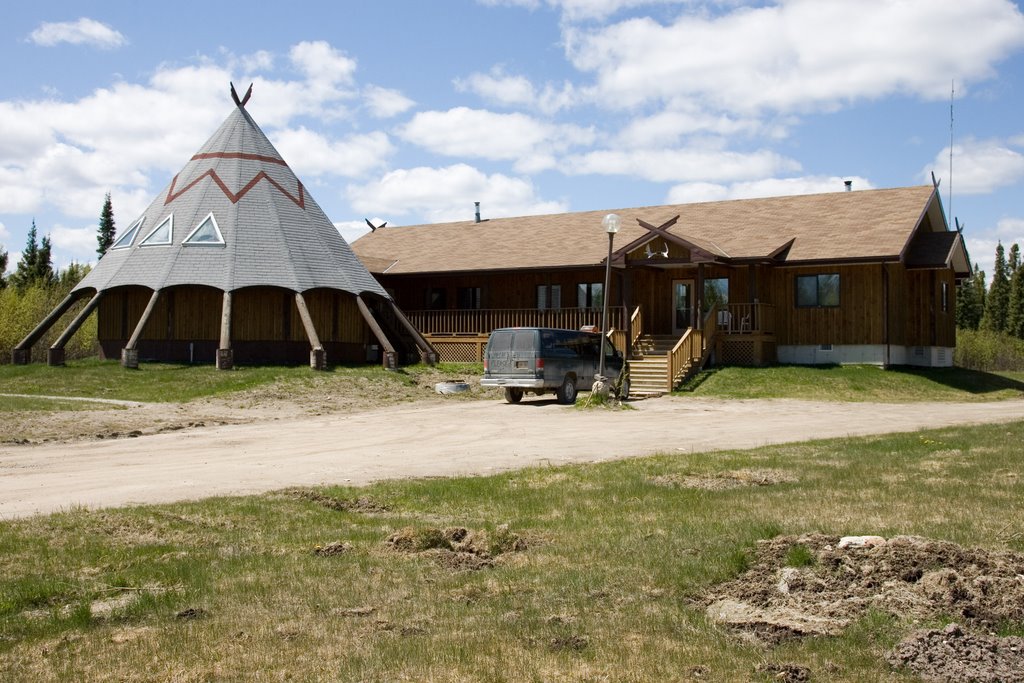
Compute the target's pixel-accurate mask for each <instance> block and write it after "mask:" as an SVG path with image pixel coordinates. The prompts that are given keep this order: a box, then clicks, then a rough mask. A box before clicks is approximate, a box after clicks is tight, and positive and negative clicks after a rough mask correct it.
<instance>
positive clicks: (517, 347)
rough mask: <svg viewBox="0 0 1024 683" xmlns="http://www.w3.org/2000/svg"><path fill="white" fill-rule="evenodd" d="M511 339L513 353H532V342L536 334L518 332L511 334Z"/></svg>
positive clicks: (525, 331)
mask: <svg viewBox="0 0 1024 683" xmlns="http://www.w3.org/2000/svg"><path fill="white" fill-rule="evenodd" d="M512 334H513V337H512V350H513V351H533V340H534V339H535V338H536V335H537V333H536V332H535V331H533V330H518V331H516V332H513V333H512Z"/></svg>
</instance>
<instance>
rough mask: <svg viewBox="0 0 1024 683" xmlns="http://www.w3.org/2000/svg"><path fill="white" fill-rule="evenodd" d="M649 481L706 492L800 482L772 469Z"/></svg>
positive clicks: (658, 477)
mask: <svg viewBox="0 0 1024 683" xmlns="http://www.w3.org/2000/svg"><path fill="white" fill-rule="evenodd" d="M649 481H650V482H651V483H652V484H654V485H656V486H667V487H670V488H682V489H703V490H705V491H724V490H727V489H737V488H743V487H747V486H774V485H776V484H791V483H795V482H797V481H799V480H798V479H797V478H796V477H794V476H792V475H790V474H788V473H786V472H784V471H782V470H772V469H742V470H734V471H731V472H716V473H714V474H700V475H697V474H661V475H658V476H656V477H651V478H650V479H649Z"/></svg>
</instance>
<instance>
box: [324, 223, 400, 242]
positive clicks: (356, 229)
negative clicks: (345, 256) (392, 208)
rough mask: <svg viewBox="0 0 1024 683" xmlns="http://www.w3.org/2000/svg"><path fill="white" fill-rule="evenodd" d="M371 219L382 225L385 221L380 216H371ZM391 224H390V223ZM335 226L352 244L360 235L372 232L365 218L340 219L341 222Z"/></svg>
mask: <svg viewBox="0 0 1024 683" xmlns="http://www.w3.org/2000/svg"><path fill="white" fill-rule="evenodd" d="M370 220H372V221H373V224H374V225H380V224H381V223H383V222H384V220H383V219H380V218H371V219H370ZM389 225H390V223H389ZM334 227H336V228H337V229H338V232H339V233H341V236H342V237H343V238H344V239H345V241H346V242H348V243H349V244H352V243H353V242H355V241H356V240H357V239H359V238H360V237H362V236H363V235H365V234H366V233H368V232H370V228H369V226H368V225H366V221H365V220H362V221H339V222H337V223H335V224H334Z"/></svg>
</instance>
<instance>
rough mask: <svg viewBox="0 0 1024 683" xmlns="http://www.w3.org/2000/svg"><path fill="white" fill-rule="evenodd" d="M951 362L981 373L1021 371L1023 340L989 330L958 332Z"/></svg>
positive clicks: (1022, 366)
mask: <svg viewBox="0 0 1024 683" xmlns="http://www.w3.org/2000/svg"><path fill="white" fill-rule="evenodd" d="M953 362H954V364H955V365H957V366H959V367H961V368H967V369H968V370H980V371H983V372H992V371H998V370H1024V340H1020V339H1017V338H1016V337H1011V336H1010V335H1008V334H1003V333H1001V332H992V331H990V330H964V329H958V330H957V331H956V352H955V353H954V354H953Z"/></svg>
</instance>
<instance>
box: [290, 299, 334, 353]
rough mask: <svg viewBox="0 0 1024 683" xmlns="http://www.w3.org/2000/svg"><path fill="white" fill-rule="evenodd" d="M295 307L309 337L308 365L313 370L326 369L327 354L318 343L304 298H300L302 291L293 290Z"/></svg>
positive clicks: (318, 338) (318, 339)
mask: <svg viewBox="0 0 1024 683" xmlns="http://www.w3.org/2000/svg"><path fill="white" fill-rule="evenodd" d="M295 307H296V308H298V309H299V317H300V318H302V326H303V327H304V328H306V337H307V338H308V339H309V347H310V351H309V367H311V368H313V369H314V370H326V369H327V354H326V353H324V347H323V346H322V345H321V344H320V337H319V336H318V335H317V333H316V327H314V326H313V317H312V316H311V315H310V314H309V309H308V308H306V300H305V299H304V298H302V292H295Z"/></svg>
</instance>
